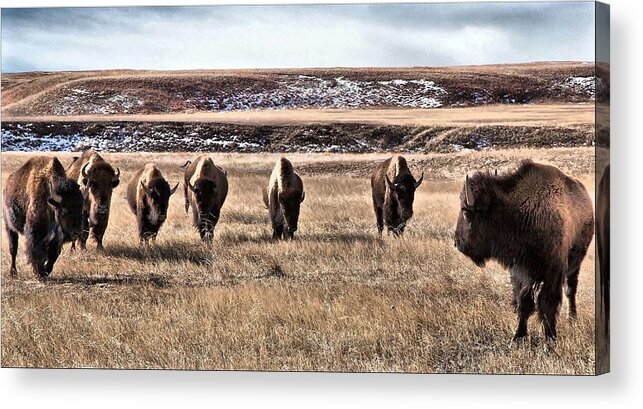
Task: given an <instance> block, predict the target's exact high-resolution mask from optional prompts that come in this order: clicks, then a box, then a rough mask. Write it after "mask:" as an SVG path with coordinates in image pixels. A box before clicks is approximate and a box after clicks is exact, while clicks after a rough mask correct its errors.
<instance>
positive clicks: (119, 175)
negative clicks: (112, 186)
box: [112, 168, 121, 182]
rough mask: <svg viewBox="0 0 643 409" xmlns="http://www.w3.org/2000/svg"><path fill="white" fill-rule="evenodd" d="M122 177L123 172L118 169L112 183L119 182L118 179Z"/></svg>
mask: <svg viewBox="0 0 643 409" xmlns="http://www.w3.org/2000/svg"><path fill="white" fill-rule="evenodd" d="M120 177H121V170H120V169H119V168H116V173H115V174H114V177H113V178H112V182H116V181H118V178H120Z"/></svg>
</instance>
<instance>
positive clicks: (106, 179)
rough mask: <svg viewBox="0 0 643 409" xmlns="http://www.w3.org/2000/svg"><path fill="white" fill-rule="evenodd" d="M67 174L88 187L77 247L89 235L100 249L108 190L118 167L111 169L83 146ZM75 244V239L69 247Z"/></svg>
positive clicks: (109, 197)
mask: <svg viewBox="0 0 643 409" xmlns="http://www.w3.org/2000/svg"><path fill="white" fill-rule="evenodd" d="M67 175H68V176H69V177H70V178H72V179H75V180H77V181H78V184H79V185H80V186H83V187H84V188H85V189H86V190H88V194H87V195H86V197H87V198H86V199H85V207H84V210H83V232H82V234H81V235H80V237H78V240H77V243H78V245H79V246H80V248H81V249H85V246H86V243H87V239H88V237H91V238H92V240H94V241H95V242H96V246H97V248H98V249H99V250H103V236H104V235H105V230H106V229H107V223H108V221H109V208H110V203H111V200H112V190H113V189H114V188H115V187H116V186H118V184H119V181H120V180H119V177H120V171H119V170H118V168H116V171H114V168H113V167H112V166H111V165H110V164H109V163H107V162H106V161H105V160H104V159H103V158H102V157H101V156H100V155H99V154H98V153H96V152H95V151H93V150H87V151H85V152H83V154H82V155H81V156H80V158H78V159H76V160H75V161H74V162H73V163H72V164H71V165H70V166H69V168H68V169H67ZM75 247H76V243H73V244H72V248H75Z"/></svg>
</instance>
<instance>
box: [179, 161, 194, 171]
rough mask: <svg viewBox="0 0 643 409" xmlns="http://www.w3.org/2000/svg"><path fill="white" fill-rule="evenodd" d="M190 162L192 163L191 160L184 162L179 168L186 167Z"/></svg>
mask: <svg viewBox="0 0 643 409" xmlns="http://www.w3.org/2000/svg"><path fill="white" fill-rule="evenodd" d="M190 163H192V161H191V160H189V161H187V162H185V163H184V164H183V165H181V166H179V167H180V168H181V169H183V168H186V167H187V166H188V165H189V164H190Z"/></svg>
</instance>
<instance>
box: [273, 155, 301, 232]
mask: <svg viewBox="0 0 643 409" xmlns="http://www.w3.org/2000/svg"><path fill="white" fill-rule="evenodd" d="M305 197H306V193H305V192H304V184H303V183H302V181H301V178H300V177H299V175H298V174H297V173H295V171H294V170H293V168H292V163H290V161H289V160H288V159H286V158H280V159H279V160H278V161H277V163H276V164H275V167H274V169H273V170H272V174H271V175H270V181H269V182H268V185H267V186H264V187H263V202H264V204H265V205H266V208H267V209H268V213H269V214H270V220H271V222H272V238H273V239H277V240H279V239H281V238H290V239H293V238H295V232H296V231H297V222H298V221H299V208H300V206H301V202H303V201H304V198H305Z"/></svg>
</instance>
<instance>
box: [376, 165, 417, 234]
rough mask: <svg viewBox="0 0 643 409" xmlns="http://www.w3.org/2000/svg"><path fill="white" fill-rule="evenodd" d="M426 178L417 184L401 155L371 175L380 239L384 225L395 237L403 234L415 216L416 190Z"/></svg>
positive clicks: (378, 167)
mask: <svg viewBox="0 0 643 409" xmlns="http://www.w3.org/2000/svg"><path fill="white" fill-rule="evenodd" d="M387 178H388V180H389V182H390V183H389V182H387ZM423 178H424V173H423V174H422V176H421V177H420V179H418V180H417V181H416V180H415V179H414V178H413V175H412V174H411V171H410V170H409V167H408V165H407V163H406V159H404V157H402V156H398V155H395V156H393V157H391V158H389V159H387V160H385V161H384V162H382V163H380V164H378V165H377V167H376V168H375V171H374V172H373V175H372V176H371V189H372V195H373V209H374V210H375V219H376V221H377V231H378V233H379V235H380V236H381V235H382V230H384V226H386V227H387V229H388V231H389V232H393V234H394V235H395V236H397V235H400V234H402V233H404V228H405V227H406V223H407V222H408V220H409V219H410V218H411V217H412V216H413V200H414V198H415V190H416V189H417V188H418V187H419V186H420V184H421V183H422V180H423Z"/></svg>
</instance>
